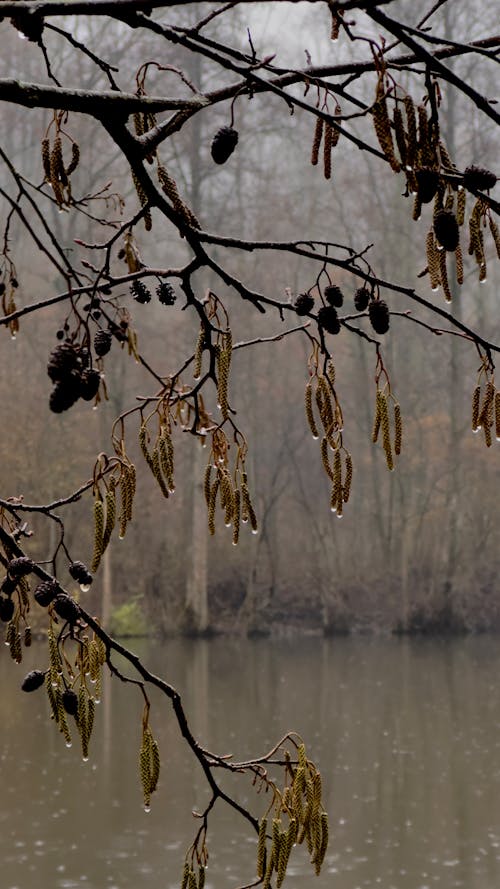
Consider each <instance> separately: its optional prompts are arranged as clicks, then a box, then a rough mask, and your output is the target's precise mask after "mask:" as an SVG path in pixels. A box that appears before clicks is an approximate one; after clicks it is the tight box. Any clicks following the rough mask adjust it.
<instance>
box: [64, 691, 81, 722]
mask: <svg viewBox="0 0 500 889" xmlns="http://www.w3.org/2000/svg"><path fill="white" fill-rule="evenodd" d="M62 705H63V707H64V709H65V710H66V713H69V715H70V716H76V714H77V712H78V695H77V693H76V691H73V689H72V688H65V689H64V691H63V693H62Z"/></svg>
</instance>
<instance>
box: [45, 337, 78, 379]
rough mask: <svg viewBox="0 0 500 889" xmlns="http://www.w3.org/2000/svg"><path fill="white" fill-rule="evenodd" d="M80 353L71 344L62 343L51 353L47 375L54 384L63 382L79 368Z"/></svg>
mask: <svg viewBox="0 0 500 889" xmlns="http://www.w3.org/2000/svg"><path fill="white" fill-rule="evenodd" d="M78 364H79V360H78V353H77V351H76V349H75V348H74V346H72V345H71V343H61V345H60V346H56V348H55V349H53V351H52V352H51V353H50V356H49V363H48V364H47V373H48V375H49V377H50V379H51V380H52V382H53V383H58V382H59V381H60V380H63V379H64V378H65V377H66V376H68V374H70V373H71V371H73V370H76V368H77V367H78Z"/></svg>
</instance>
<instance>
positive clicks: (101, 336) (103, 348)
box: [94, 330, 112, 358]
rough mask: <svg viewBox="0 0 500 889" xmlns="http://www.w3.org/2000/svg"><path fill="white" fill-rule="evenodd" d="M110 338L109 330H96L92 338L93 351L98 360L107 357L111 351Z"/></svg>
mask: <svg viewBox="0 0 500 889" xmlns="http://www.w3.org/2000/svg"><path fill="white" fill-rule="evenodd" d="M111 342H112V336H111V333H110V332H109V330H97V331H96V334H95V336H94V351H95V353H96V355H98V356H99V358H102V357H103V355H107V354H108V352H109V350H110V349H111Z"/></svg>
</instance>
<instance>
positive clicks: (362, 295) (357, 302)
mask: <svg viewBox="0 0 500 889" xmlns="http://www.w3.org/2000/svg"><path fill="white" fill-rule="evenodd" d="M369 302H370V291H369V290H368V288H367V287H358V289H357V290H356V293H355V294H354V307H355V309H356V311H357V312H366V310H367V308H368V303H369Z"/></svg>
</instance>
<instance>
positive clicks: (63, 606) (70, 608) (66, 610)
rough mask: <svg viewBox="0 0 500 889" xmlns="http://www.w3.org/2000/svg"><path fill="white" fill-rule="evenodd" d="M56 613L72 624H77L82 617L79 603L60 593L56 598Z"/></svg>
mask: <svg viewBox="0 0 500 889" xmlns="http://www.w3.org/2000/svg"><path fill="white" fill-rule="evenodd" d="M54 611H55V612H56V614H58V615H59V617H62V619H63V620H67V621H68V623H70V624H75V623H76V622H77V620H78V618H79V616H80V608H79V606H78V603H77V602H75V600H74V599H72V598H71V596H67V595H66V593H58V595H57V596H56V597H55V599H54Z"/></svg>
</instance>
